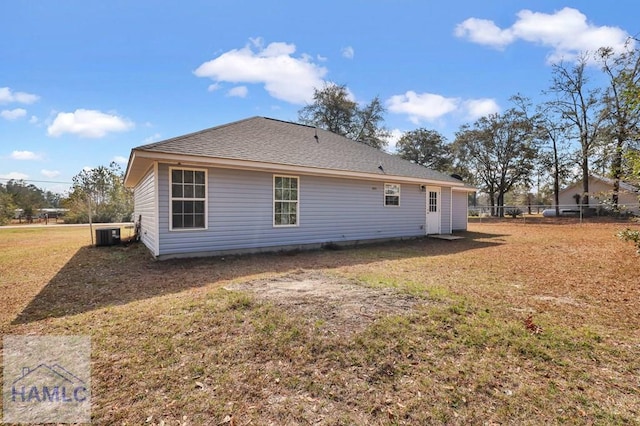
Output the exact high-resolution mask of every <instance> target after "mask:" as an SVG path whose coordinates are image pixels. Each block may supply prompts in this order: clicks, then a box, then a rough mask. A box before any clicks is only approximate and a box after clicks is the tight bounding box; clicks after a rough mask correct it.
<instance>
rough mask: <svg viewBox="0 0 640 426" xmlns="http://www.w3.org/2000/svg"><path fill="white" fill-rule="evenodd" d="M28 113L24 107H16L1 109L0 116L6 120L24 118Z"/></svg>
mask: <svg viewBox="0 0 640 426" xmlns="http://www.w3.org/2000/svg"><path fill="white" fill-rule="evenodd" d="M25 115H27V110H26V109H22V108H15V109H5V110H3V111H0V117H2V118H4V119H5V120H17V119H18V118H22V117H24V116H25Z"/></svg>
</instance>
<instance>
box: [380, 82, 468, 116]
mask: <svg viewBox="0 0 640 426" xmlns="http://www.w3.org/2000/svg"><path fill="white" fill-rule="evenodd" d="M459 103H460V100H459V99H458V98H445V97H444V96H441V95H436V94H433V93H416V92H414V91H412V90H409V91H408V92H406V93H405V94H403V95H394V96H392V97H391V98H389V99H388V100H387V107H388V108H389V111H391V112H394V113H397V114H406V115H408V116H409V120H411V122H412V123H414V124H419V123H420V122H421V121H423V120H424V121H435V120H437V119H439V118H441V117H442V116H444V115H446V114H449V113H450V112H453V111H455V110H456V109H457V108H458V105H459Z"/></svg>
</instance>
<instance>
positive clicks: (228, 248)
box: [125, 117, 475, 259]
mask: <svg viewBox="0 0 640 426" xmlns="http://www.w3.org/2000/svg"><path fill="white" fill-rule="evenodd" d="M125 185H126V186H127V187H130V188H133V189H134V201H135V209H134V217H135V218H136V220H138V219H140V224H139V227H140V237H141V240H142V242H143V243H144V244H145V245H146V246H147V247H148V248H149V250H150V251H151V252H152V254H153V255H154V256H156V257H157V258H161V259H165V258H171V257H189V256H208V255H220V254H227V253H247V252H256V251H265V250H280V249H283V250H284V249H293V248H301V247H320V246H322V245H323V244H327V243H332V244H343V243H359V242H364V241H369V242H372V241H375V240H383V239H396V238H407V237H418V236H424V235H426V234H449V233H451V232H452V231H456V230H464V229H466V227H467V194H468V193H469V192H473V191H475V189H474V188H471V187H469V186H468V185H465V184H464V183H463V182H461V181H460V180H458V179H455V178H453V177H451V176H448V175H445V174H442V173H439V172H436V171H433V170H429V169H427V168H425V167H422V166H419V165H416V164H414V163H411V162H409V161H406V160H403V159H401V158H400V157H398V156H394V155H391V154H387V153H384V152H382V151H380V150H377V149H375V148H372V147H369V146H367V145H364V144H362V143H358V142H354V141H352V140H350V139H347V138H345V137H342V136H339V135H337V134H334V133H331V132H329V131H325V130H321V129H317V128H315V127H311V126H306V125H302V124H296V123H290V122H285V121H280V120H275V119H270V118H265V117H253V118H248V119H245V120H241V121H237V122H233V123H230V124H225V125H221V126H217V127H213V128H210V129H206V130H202V131H199V132H195V133H191V134H188V135H184V136H178V137H175V138H172V139H168V140H165V141H161V142H156V143H152V144H148V145H143V146H139V147H137V148H134V149H132V151H131V155H130V156H129V163H128V165H127V170H126V174H125Z"/></svg>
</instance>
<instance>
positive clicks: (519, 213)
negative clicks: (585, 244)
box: [469, 203, 640, 223]
mask: <svg viewBox="0 0 640 426" xmlns="http://www.w3.org/2000/svg"><path fill="white" fill-rule="evenodd" d="M637 217H640V203H635V204H625V205H622V204H619V205H618V206H617V207H615V206H613V205H610V204H598V205H594V204H590V205H587V204H565V205H559V206H558V208H557V209H556V206H552V205H542V204H536V205H534V204H529V205H506V206H501V207H497V206H494V207H491V206H469V222H471V223H473V222H479V223H482V222H483V221H485V222H488V221H495V220H496V219H502V218H505V219H515V220H522V221H524V222H526V221H527V220H529V221H536V222H544V221H545V220H546V221H548V222H551V221H554V220H555V221H557V220H563V219H567V220H569V219H573V220H574V221H575V220H578V221H579V222H583V221H601V220H603V219H609V220H620V221H626V220H629V219H631V218H637Z"/></svg>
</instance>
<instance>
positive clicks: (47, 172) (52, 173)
mask: <svg viewBox="0 0 640 426" xmlns="http://www.w3.org/2000/svg"><path fill="white" fill-rule="evenodd" d="M40 173H41V174H42V176H45V177H48V178H49V179H53V178H54V177H58V176H60V172H59V171H57V170H47V169H42V170H40Z"/></svg>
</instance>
